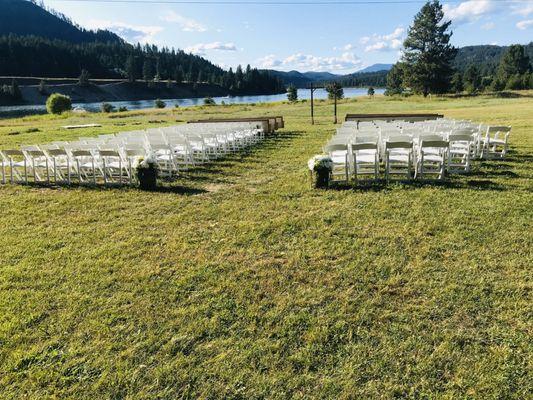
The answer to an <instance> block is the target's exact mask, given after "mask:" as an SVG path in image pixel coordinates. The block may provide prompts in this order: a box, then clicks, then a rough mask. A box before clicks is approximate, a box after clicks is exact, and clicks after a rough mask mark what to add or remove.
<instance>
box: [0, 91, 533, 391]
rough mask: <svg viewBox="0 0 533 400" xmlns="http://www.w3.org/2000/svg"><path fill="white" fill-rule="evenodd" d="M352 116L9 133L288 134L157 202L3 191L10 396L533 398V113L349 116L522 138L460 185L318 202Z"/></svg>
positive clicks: (405, 102)
mask: <svg viewBox="0 0 533 400" xmlns="http://www.w3.org/2000/svg"><path fill="white" fill-rule="evenodd" d="M529 94H530V95H531V92H530V93H529ZM332 109H333V106H332V105H331V104H329V103H327V102H321V103H318V105H317V109H316V113H317V115H318V117H317V121H318V124H317V125H315V126H312V125H311V124H310V121H309V103H298V104H296V105H288V104H275V105H255V106H254V105H251V106H216V107H205V108H190V109H178V110H174V109H167V110H163V111H154V110H151V111H146V112H129V113H125V114H113V115H103V114H89V115H87V116H82V117H80V116H65V117H61V118H58V117H48V116H38V117H28V118H24V119H13V120H0V148H7V147H9V146H14V145H18V144H34V143H42V142H47V141H52V140H62V139H69V138H70V139H73V138H76V137H78V136H89V135H97V134H101V133H110V132H119V131H122V130H128V129H130V130H131V129H139V128H146V127H157V126H162V125H165V124H166V125H168V124H171V123H176V120H179V121H185V120H188V119H193V118H198V117H209V116H223V115H242V116H251V115H267V114H268V115H283V116H284V117H285V121H286V128H285V129H284V130H281V131H280V132H278V134H277V135H276V136H273V137H271V138H269V139H268V140H267V141H266V142H265V143H263V144H262V145H260V146H258V147H257V148H255V149H254V150H252V151H249V152H248V153H246V154H243V155H237V156H232V157H229V158H228V159H226V160H221V161H219V162H216V163H214V164H212V165H209V166H205V167H202V168H201V169H198V170H197V171H194V172H190V173H188V174H186V175H184V176H183V177H182V178H181V179H180V180H179V181H178V182H176V183H173V184H165V187H164V188H163V189H162V190H161V191H159V192H157V193H147V192H142V191H139V190H137V189H131V188H123V189H116V188H107V189H105V188H83V187H82V188H79V187H73V188H67V187H59V188H45V187H24V186H13V185H5V186H0V220H1V224H0V249H1V251H0V398H1V399H22V398H29V399H49V398H57V399H70V398H76V399H78V398H79V399H176V398H191V399H196V398H202V399H222V398H224V399H263V398H264V399H287V398H296V399H308V398H317V399H324V398H329V399H367V398H371V399H375V398H379V399H389V398H417V399H441V398H443V399H457V398H461V399H463V398H465V399H466V398H473V399H525V398H528V397H529V398H530V396H531V395H532V390H533V385H532V383H531V382H532V381H533V374H532V370H533V365H532V364H533V363H532V361H533V344H532V343H533V341H532V330H533V323H532V315H533V314H532V294H531V289H532V270H533V256H532V248H533V233H532V232H533V229H532V228H533V226H532V225H533V224H532V221H533V218H532V217H533V193H532V189H533V185H532V178H533V163H532V161H533V98H531V97H522V98H514V99H497V98H489V97H478V98H473V99H439V98H433V99H427V100H424V99H421V98H412V99H387V98H384V97H376V98H375V99H367V98H365V99H358V100H357V101H353V100H352V101H345V102H343V103H342V104H341V105H340V106H339V120H341V119H342V117H343V116H344V114H345V113H346V112H402V111H403V112H416V111H431V112H441V113H444V114H445V115H446V116H447V117H451V118H468V119H472V120H476V121H480V122H481V121H483V122H486V123H490V124H498V125H500V124H505V125H512V126H513V131H512V133H511V139H510V142H511V149H512V152H511V154H510V155H509V157H508V159H507V160H505V161H491V162H480V161H476V162H475V163H474V171H473V173H472V174H471V175H470V176H463V177H460V178H458V177H453V178H451V179H450V181H449V183H448V184H446V185H401V184H395V185H389V186H388V187H383V186H377V187H373V188H370V189H368V188H367V189H348V190H346V189H342V190H341V189H339V190H328V191H318V190H314V189H312V188H311V185H310V180H309V176H308V171H307V166H306V162H307V160H308V159H309V158H310V157H311V156H312V155H314V154H316V153H319V152H320V151H321V148H322V146H323V145H324V144H325V142H326V140H327V139H328V138H329V137H330V136H331V135H332V133H333V131H334V128H335V127H334V125H333V124H332V116H331V114H332ZM92 122H99V123H102V125H103V127H102V128H98V129H93V130H78V131H66V130H61V129H59V128H58V127H59V126H61V125H67V124H76V123H92ZM36 128H37V129H39V130H38V131H35V129H36Z"/></svg>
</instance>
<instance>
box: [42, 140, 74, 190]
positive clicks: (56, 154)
mask: <svg viewBox="0 0 533 400" xmlns="http://www.w3.org/2000/svg"><path fill="white" fill-rule="evenodd" d="M46 152H47V153H48V157H49V158H50V160H51V161H52V171H53V176H54V183H56V184H57V183H59V182H60V181H62V182H63V181H65V176H66V178H67V179H66V181H65V182H66V183H67V184H69V185H70V174H71V169H70V167H71V166H70V157H69V155H68V153H67V152H66V150H65V149H48V150H46ZM58 178H59V179H58Z"/></svg>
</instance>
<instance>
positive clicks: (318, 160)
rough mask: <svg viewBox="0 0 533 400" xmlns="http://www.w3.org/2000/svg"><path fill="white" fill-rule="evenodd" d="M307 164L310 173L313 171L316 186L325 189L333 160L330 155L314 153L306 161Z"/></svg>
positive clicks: (327, 185)
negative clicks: (314, 154)
mask: <svg viewBox="0 0 533 400" xmlns="http://www.w3.org/2000/svg"><path fill="white" fill-rule="evenodd" d="M307 166H308V167H309V170H310V171H311V172H312V173H313V172H314V174H313V175H314V182H315V187H316V188H321V189H325V188H327V187H329V180H330V176H331V172H332V171H333V160H332V159H331V157H330V156H328V155H325V154H319V155H316V156H314V157H312V158H311V159H310V160H309V161H308V162H307Z"/></svg>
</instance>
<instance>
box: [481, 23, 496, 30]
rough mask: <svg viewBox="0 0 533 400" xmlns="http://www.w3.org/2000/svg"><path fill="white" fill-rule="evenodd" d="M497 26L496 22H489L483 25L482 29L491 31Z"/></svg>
mask: <svg viewBox="0 0 533 400" xmlns="http://www.w3.org/2000/svg"><path fill="white" fill-rule="evenodd" d="M495 27H496V24H495V23H494V22H487V23H485V24H483V25H481V29H483V30H484V31H490V30H491V29H494V28H495Z"/></svg>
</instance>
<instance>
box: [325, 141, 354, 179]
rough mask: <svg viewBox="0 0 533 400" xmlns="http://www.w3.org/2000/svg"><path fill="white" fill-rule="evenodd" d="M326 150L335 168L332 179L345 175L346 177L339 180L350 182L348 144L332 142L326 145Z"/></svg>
mask: <svg viewBox="0 0 533 400" xmlns="http://www.w3.org/2000/svg"><path fill="white" fill-rule="evenodd" d="M324 150H325V152H326V153H327V154H328V155H329V156H330V158H331V160H332V161H333V169H332V171H331V177H332V179H333V180H335V178H337V177H343V178H344V179H339V180H341V181H346V182H348V181H349V169H350V163H349V157H348V145H347V144H332V145H328V146H326V147H325V149H324Z"/></svg>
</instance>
